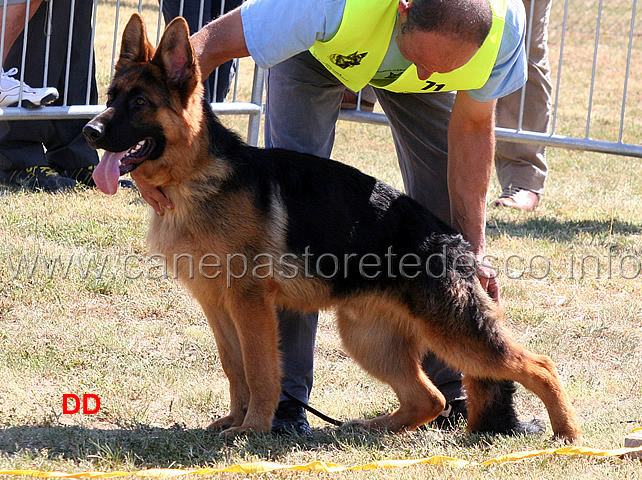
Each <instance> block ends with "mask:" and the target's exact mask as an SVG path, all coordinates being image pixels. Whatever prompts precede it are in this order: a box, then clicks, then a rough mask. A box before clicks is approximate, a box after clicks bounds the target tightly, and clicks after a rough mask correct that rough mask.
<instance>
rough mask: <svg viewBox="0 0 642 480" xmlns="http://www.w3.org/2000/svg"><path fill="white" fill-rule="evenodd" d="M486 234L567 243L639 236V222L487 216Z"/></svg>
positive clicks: (641, 227)
mask: <svg viewBox="0 0 642 480" xmlns="http://www.w3.org/2000/svg"><path fill="white" fill-rule="evenodd" d="M488 227H489V228H488V230H487V235H488V236H489V237H491V238H493V237H499V236H501V235H504V234H508V235H511V236H515V237H529V238H538V239H539V238H541V239H546V240H550V241H553V242H569V241H574V240H577V239H578V238H580V237H582V238H584V237H586V236H589V237H598V238H599V237H611V236H613V235H615V236H627V235H639V234H641V233H642V225H638V224H634V223H630V222H624V221H621V220H617V219H613V220H601V221H598V220H575V221H563V220H560V219H558V218H555V217H534V216H532V217H529V218H528V219H526V220H524V221H520V220H514V221H512V220H505V219H498V218H494V219H490V220H489V221H488Z"/></svg>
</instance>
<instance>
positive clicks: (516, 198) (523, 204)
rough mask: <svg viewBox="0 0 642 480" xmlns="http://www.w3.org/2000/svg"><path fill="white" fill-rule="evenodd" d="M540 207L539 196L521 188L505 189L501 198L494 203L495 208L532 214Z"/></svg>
mask: <svg viewBox="0 0 642 480" xmlns="http://www.w3.org/2000/svg"><path fill="white" fill-rule="evenodd" d="M538 205H539V194H537V193H535V192H531V191H530V190H526V189H525V188H519V187H508V188H505V189H504V191H503V192H502V194H501V195H500V197H499V198H498V199H497V200H495V201H494V202H493V206H495V207H511V208H518V209H520V210H526V211H527V212H530V211H531V210H535V209H536V208H537V206H538Z"/></svg>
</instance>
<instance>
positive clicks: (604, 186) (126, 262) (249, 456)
mask: <svg viewBox="0 0 642 480" xmlns="http://www.w3.org/2000/svg"><path fill="white" fill-rule="evenodd" d="M113 3H114V2H101V3H100V8H107V7H109V6H110V5H111V6H113ZM152 3H153V2H152ZM123 4H125V5H126V6H127V7H128V8H130V9H131V11H133V10H135V9H136V6H137V2H123ZM145 5H149V2H145ZM146 8H147V7H146ZM144 11H145V12H147V11H148V10H144ZM150 12H151V10H150ZM575 12H578V10H575ZM146 15H147V13H146ZM128 16H129V15H128V14H125V13H121V23H122V22H124V21H125V20H126V19H127V18H128ZM105 18H108V15H105ZM558 18H560V20H561V17H558ZM110 21H111V22H112V23H113V16H112V17H111V20H110ZM153 24H154V21H152V25H153ZM573 28H574V29H575V30H573V31H579V32H580V33H582V30H581V29H579V28H577V27H576V26H574V27H573ZM103 33H104V35H105V38H104V39H101V40H100V43H101V45H104V44H107V46H104V49H103V50H101V49H100V48H103V47H100V48H98V47H97V58H98V59H99V63H100V67H99V72H101V71H102V72H103V73H102V74H101V75H103V78H108V71H109V68H108V67H109V65H108V64H107V65H105V61H107V62H109V59H110V58H111V41H112V39H113V31H112V32H109V31H108V29H107V28H105V29H103ZM583 35H586V33H583ZM588 35H589V36H590V32H589V33H588ZM583 38H584V37H583ZM583 41H586V40H585V39H584V40H583ZM581 43H582V42H581V41H579V40H577V41H575V45H576V47H577V48H580V47H581V46H582V45H581ZM619 48H620V47H618V49H619ZM99 52H103V53H99ZM105 52H109V53H105ZM569 58H570V57H569ZM573 58H575V57H573ZM105 59H107V60H105ZM100 60H102V61H100ZM567 60H568V59H567ZM568 61H569V62H570V60H568ZM578 62H580V61H579V60H578ZM571 63H572V62H571ZM578 65H579V63H578ZM105 71H107V74H105V73H104V72H105ZM245 71H246V72H247V73H245V74H244V75H245V76H244V77H243V79H242V82H243V85H245V86H246V85H247V84H248V75H249V74H250V73H251V68H246V69H245ZM105 75H107V76H106V77H105ZM105 81H106V80H105ZM105 81H103V83H104V82H105ZM580 90H581V88H580V87H579V86H578V87H577V91H576V94H577V95H580V93H577V92H579V91H580ZM103 91H104V85H103ZM574 91H575V90H574ZM640 91H641V90H640V89H639V88H636V89H632V90H631V92H635V93H634V97H635V95H638V96H639V92H640ZM241 94H242V95H247V88H244V89H243V90H242V92H241ZM573 102H576V100H572V101H571V103H573ZM576 103H579V101H577V102H576ZM637 105H640V102H637ZM580 110H581V109H580V108H579V107H578V109H577V111H575V112H573V111H570V112H568V113H566V114H565V115H567V116H566V117H564V118H566V119H567V121H568V122H570V124H572V123H574V122H575V121H574V120H573V118H575V117H577V118H580V117H581V115H582V114H581V111H580ZM618 112H619V110H618ZM224 120H225V122H226V123H228V124H229V125H230V126H231V127H232V128H234V129H237V130H239V131H240V132H245V129H246V122H245V120H243V119H239V118H236V117H225V118H224ZM575 123H577V122H575ZM580 123H581V122H580ZM580 123H578V125H579V127H578V128H579V129H580V130H581V129H582V128H583V124H580ZM631 128H633V130H632V132H633V134H634V135H637V136H636V137H635V138H637V139H638V142H639V138H642V135H640V129H639V123H638V125H637V127H636V126H635V125H633V126H631ZM636 128H637V130H636ZM333 156H334V157H335V158H337V159H341V160H342V161H345V162H346V163H350V164H351V165H354V166H357V167H358V168H361V169H362V170H364V171H366V172H367V173H370V174H373V175H375V176H378V177H380V178H382V179H384V180H386V181H387V182H389V183H391V184H392V185H394V186H396V187H398V188H401V186H402V185H401V179H400V175H399V171H398V167H397V165H396V161H395V155H394V148H393V145H392V140H391V137H390V133H389V131H388V130H387V128H385V127H378V126H368V125H359V124H352V123H345V122H340V123H339V126H338V132H337V142H336V147H335V151H334V154H333ZM549 163H550V167H551V174H550V177H549V181H548V184H547V189H546V195H545V197H544V199H543V203H542V205H541V206H540V208H539V209H538V210H537V211H536V212H535V213H530V214H528V213H523V212H515V211H509V210H497V209H489V212H488V253H489V255H493V256H494V257H496V260H495V262H494V264H495V265H496V266H497V267H498V269H499V272H500V280H501V283H502V296H503V302H504V307H505V309H506V312H507V318H508V321H509V323H510V325H511V326H512V328H513V330H514V332H515V335H516V337H517V338H518V339H519V340H520V341H521V342H523V343H524V344H526V345H527V346H528V347H529V348H530V349H532V350H534V351H536V352H539V353H545V354H548V355H550V356H552V357H553V359H554V360H555V362H556V363H557V365H558V367H559V370H560V374H561V376H562V378H563V381H564V383H565V385H566V387H567V388H568V390H569V394H570V396H571V398H572V399H573V403H574V404H575V406H576V408H577V410H578V414H579V416H580V418H581V422H582V425H583V428H584V431H585V437H586V444H587V445H588V446H591V447H595V448H605V449H608V448H617V447H620V446H622V444H623V437H624V436H625V435H626V434H627V433H629V432H630V431H631V430H632V428H633V427H635V426H641V425H642V412H641V410H640V404H641V403H642V383H641V377H640V371H642V347H641V345H642V324H641V322H640V318H641V316H642V281H641V278H642V276H641V275H640V274H636V268H637V267H636V266H637V265H638V264H640V263H642V208H641V207H642V178H641V175H642V174H641V173H640V168H639V160H636V159H631V158H626V157H617V156H609V155H603V154H594V153H580V152H573V151H566V150H561V149H550V150H549ZM498 192H499V186H498V185H497V183H496V182H495V180H493V185H492V188H491V193H490V195H491V196H492V197H494V195H496V194H497V193H498ZM148 214H149V211H148V207H147V205H146V204H145V203H144V202H143V201H141V200H140V198H139V197H138V196H137V194H135V193H134V192H131V191H128V190H121V191H119V193H118V194H117V195H115V196H113V197H108V196H105V195H102V194H100V193H99V192H95V191H92V190H79V191H76V192H73V193H69V194H65V195H48V194H42V193H25V192H13V193H5V194H4V195H2V196H0V383H1V384H2V385H3V386H2V388H0V470H3V469H38V470H57V471H69V472H77V471H87V470H103V471H115V470H127V471H134V470H139V469H145V468H156V467H158V468H167V467H172V468H179V467H185V468H200V467H208V466H209V467H224V466H229V465H234V464H237V463H241V462H250V461H259V460H269V461H275V462H280V463H286V464H300V463H307V462H310V461H314V460H321V461H327V462H335V463H339V464H342V465H347V466H351V465H360V464H365V463H368V462H371V461H374V460H380V459H396V458H405V459H416V458H422V457H429V456H433V455H445V456H449V457H455V458H461V459H465V460H469V461H484V460H487V459H489V458H493V457H496V456H500V455H505V454H508V453H511V452H515V451H523V450H537V449H543V448H549V447H551V446H556V445H557V444H555V443H554V442H552V441H550V435H551V431H550V427H548V429H547V432H546V434H545V435H543V436H535V437H529V438H525V437H517V438H507V437H494V438H493V437H479V436H474V435H467V434H466V433H465V432H464V430H463V428H459V429H457V430H455V431H454V432H436V431H434V430H422V431H418V432H412V433H409V434H403V435H383V434H381V435H375V434H364V433H359V432H350V431H341V430H338V429H336V428H335V427H331V426H328V425H326V424H325V423H324V422H322V421H321V420H318V419H316V418H315V417H310V421H311V424H312V427H313V429H314V439H313V440H309V441H294V440H292V439H283V438H275V437H272V436H270V435H255V436H249V437H243V438H238V439H236V440H235V441H234V442H232V443H230V444H225V443H224V442H223V441H222V440H221V439H219V438H218V436H217V435H216V434H215V433H212V432H208V431H206V430H204V426H206V425H207V424H208V423H209V422H210V421H211V419H212V418H214V417H217V416H220V415H222V414H224V413H225V412H226V409H227V402H228V392H227V380H226V378H225V376H224V375H223V372H222V369H221V367H220V362H219V359H218V354H217V350H216V346H215V344H214V339H213V336H212V334H211V332H210V331H209V329H208V327H207V324H206V322H205V320H204V318H203V315H202V313H201V311H200V308H199V307H198V305H197V304H195V302H194V301H193V300H192V299H191V298H190V297H189V295H187V294H186V292H185V291H184V290H183V289H182V288H181V287H180V286H178V285H177V283H176V282H174V281H173V280H171V279H165V278H162V271H160V270H159V269H158V267H156V266H155V265H154V264H153V262H152V261H151V260H150V259H149V258H147V247H146V244H145V232H146V226H145V225H146V218H147V216H148ZM21 257H24V261H26V262H28V263H26V264H25V263H23V264H22V265H23V270H22V272H21V273H20V272H18V271H17V268H18V265H19V260H20V258H21ZM57 258H60V260H59V263H58V264H56V265H55V270H52V269H53V268H54V263H55V261H56V259H57ZM36 259H39V260H38V261H39V262H40V263H36V265H35V271H34V274H33V275H31V274H30V273H29V270H28V269H27V270H25V268H26V267H29V268H31V267H33V266H34V263H33V262H34V261H35V260H36ZM45 260H46V261H47V262H48V263H46V262H45ZM531 260H532V261H531ZM609 261H610V265H611V270H610V276H609V275H608V272H609V270H608V265H609ZM92 262H93V263H92ZM598 264H599V266H600V270H599V271H598V269H597V265H598ZM25 265H26V267H25ZM571 265H573V269H572V274H571V267H570V266H571ZM620 265H622V266H623V268H622V270H620ZM65 272H66V273H65ZM139 274H140V275H139ZM625 277H631V278H625ZM315 375H316V379H315V381H316V384H315V385H316V386H315V389H314V391H313V396H312V399H311V402H312V404H313V405H314V406H315V407H317V408H319V409H320V410H322V411H323V412H325V413H327V414H328V415H331V416H333V417H335V418H339V419H349V418H354V417H364V416H365V417H368V416H373V415H376V414H377V413H380V412H384V411H389V410H391V409H393V408H394V407H395V401H396V400H395V397H394V395H393V393H392V392H391V391H390V390H389V389H388V388H387V387H385V386H383V385H382V384H380V383H379V382H377V381H375V380H373V379H372V378H370V377H369V376H367V375H366V374H364V373H363V372H362V371H361V370H360V369H359V368H358V367H357V366H356V365H355V364H354V362H353V361H352V360H351V359H350V358H349V357H348V356H347V355H346V354H345V353H344V351H343V350H342V348H341V344H340V341H339V339H338V334H337V331H336V329H335V328H334V326H333V325H332V316H331V314H330V313H328V312H324V314H323V315H322V318H321V324H320V327H319V332H318V340H317V350H316V369H315ZM64 393H76V394H82V393H95V394H97V395H99V396H100V398H101V402H102V408H101V410H100V412H99V413H98V414H97V415H92V416H89V415H82V414H76V415H63V414H62V395H63V394H64ZM517 405H518V411H519V413H520V415H521V416H522V417H523V418H526V419H529V418H533V417H536V418H540V419H544V420H546V415H545V411H544V409H543V406H542V404H541V403H540V402H539V400H537V399H536V398H535V397H534V396H533V395H531V394H529V393H527V392H525V391H524V390H523V389H521V388H520V390H519V392H518V395H517ZM640 468H641V466H640V463H639V461H632V460H626V459H618V458H603V459H602V458H595V457H586V458H584V457H560V456H555V457H548V456H543V457H537V458H533V459H529V460H525V461H522V462H517V463H510V464H503V465H497V466H492V467H480V466H476V467H468V468H465V469H461V470H460V469H456V468H454V467H448V466H444V467H436V466H422V465H419V466H413V467H407V468H401V469H393V470H384V471H376V472H345V473H334V474H324V473H315V474H301V473H296V472H287V471H278V472H274V473H270V474H264V475H262V476H264V477H267V478H298V477H300V476H302V475H306V476H307V475H314V477H315V478H316V477H319V478H381V477H385V478H393V479H404V478H421V477H425V476H431V477H434V478H439V479H450V478H486V477H493V478H524V479H526V478H533V477H534V478H549V479H560V480H561V479H567V478H609V479H610V478H620V479H631V478H637V477H639V474H640ZM221 475H222V476H225V477H226V478H227V477H231V475H229V474H221ZM234 478H238V476H234Z"/></svg>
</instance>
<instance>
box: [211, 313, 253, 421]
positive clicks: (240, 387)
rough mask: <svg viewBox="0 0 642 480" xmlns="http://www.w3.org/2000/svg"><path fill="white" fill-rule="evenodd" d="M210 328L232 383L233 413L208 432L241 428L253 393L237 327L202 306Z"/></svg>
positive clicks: (220, 419)
mask: <svg viewBox="0 0 642 480" xmlns="http://www.w3.org/2000/svg"><path fill="white" fill-rule="evenodd" d="M202 306H203V311H204V312H205V316H206V317H207V321H208V323H209V325H210V328H211V329H212V331H213V332H214V337H215V338H216V345H217V347H218V354H219V357H220V359H221V364H222V365H223V371H224V372H225V375H227V379H228V381H229V382H230V413H229V415H227V416H225V417H222V418H219V419H217V420H215V421H213V422H212V423H211V424H210V425H209V426H208V427H207V428H208V429H217V430H218V429H221V430H222V429H226V428H230V427H238V426H240V425H242V424H243V421H244V420H245V412H246V411H247V406H248V404H249V402H250V391H249V389H248V386H247V381H246V380H245V369H244V366H243V356H242V355H241V344H240V341H239V337H238V334H237V332H236V327H235V326H234V323H233V322H232V319H231V318H230V316H229V315H228V314H227V312H225V311H223V310H221V309H220V308H217V307H213V306H208V305H202Z"/></svg>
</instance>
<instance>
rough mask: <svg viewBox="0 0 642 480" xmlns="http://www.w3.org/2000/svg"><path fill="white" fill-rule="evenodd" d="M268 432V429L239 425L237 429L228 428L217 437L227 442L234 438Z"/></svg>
mask: <svg viewBox="0 0 642 480" xmlns="http://www.w3.org/2000/svg"><path fill="white" fill-rule="evenodd" d="M268 432H270V429H269V428H267V429H266V428H259V427H253V426H248V425H241V426H238V427H230V428H228V429H227V430H223V431H222V432H221V433H220V434H219V437H221V438H222V439H223V440H225V441H226V442H227V441H230V440H234V439H235V438H236V437H240V436H244V435H251V434H256V433H268Z"/></svg>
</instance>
